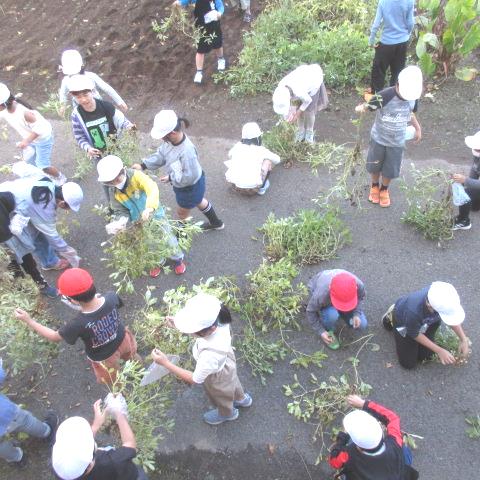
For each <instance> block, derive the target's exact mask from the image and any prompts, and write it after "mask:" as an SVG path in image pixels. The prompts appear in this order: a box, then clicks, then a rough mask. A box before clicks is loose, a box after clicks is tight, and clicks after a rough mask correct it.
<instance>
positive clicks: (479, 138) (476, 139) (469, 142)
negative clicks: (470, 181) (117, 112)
mask: <svg viewBox="0 0 480 480" xmlns="http://www.w3.org/2000/svg"><path fill="white" fill-rule="evenodd" d="M0 103H2V102H0ZM465 145H466V146H467V147H468V148H471V149H472V150H480V132H477V133H476V134H475V135H470V136H468V137H465Z"/></svg>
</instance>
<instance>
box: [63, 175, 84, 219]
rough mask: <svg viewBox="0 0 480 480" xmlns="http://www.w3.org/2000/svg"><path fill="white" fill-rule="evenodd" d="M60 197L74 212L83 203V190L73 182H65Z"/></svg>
mask: <svg viewBox="0 0 480 480" xmlns="http://www.w3.org/2000/svg"><path fill="white" fill-rule="evenodd" d="M62 195H63V199H64V200H65V202H67V203H68V206H69V207H70V208H71V209H72V210H73V211H74V212H78V211H79V210H80V205H81V204H82V202H83V190H82V187H81V186H80V185H79V184H78V183H75V182H67V183H65V184H64V185H62Z"/></svg>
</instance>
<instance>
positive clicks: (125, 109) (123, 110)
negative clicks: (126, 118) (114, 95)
mask: <svg viewBox="0 0 480 480" xmlns="http://www.w3.org/2000/svg"><path fill="white" fill-rule="evenodd" d="M117 107H118V109H119V110H121V111H122V112H123V113H127V111H128V107H127V104H126V103H121V104H120V105H117Z"/></svg>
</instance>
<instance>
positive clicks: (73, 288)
mask: <svg viewBox="0 0 480 480" xmlns="http://www.w3.org/2000/svg"><path fill="white" fill-rule="evenodd" d="M92 285H93V278H92V276H91V275H90V274H89V273H88V272H87V271H86V270H83V268H69V269H68V270H65V271H64V272H63V273H62V274H61V275H60V277H58V281H57V287H58V291H59V292H60V293H61V294H62V295H65V296H67V297H74V296H75V295H81V294H82V293H85V292H86V291H87V290H89V289H90V288H91V287H92Z"/></svg>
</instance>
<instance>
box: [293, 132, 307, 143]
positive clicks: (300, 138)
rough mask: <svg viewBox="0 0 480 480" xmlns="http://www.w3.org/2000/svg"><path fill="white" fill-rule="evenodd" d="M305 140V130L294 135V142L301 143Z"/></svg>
mask: <svg viewBox="0 0 480 480" xmlns="http://www.w3.org/2000/svg"><path fill="white" fill-rule="evenodd" d="M304 139H305V130H297V132H296V133H295V141H296V142H303V140H304Z"/></svg>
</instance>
